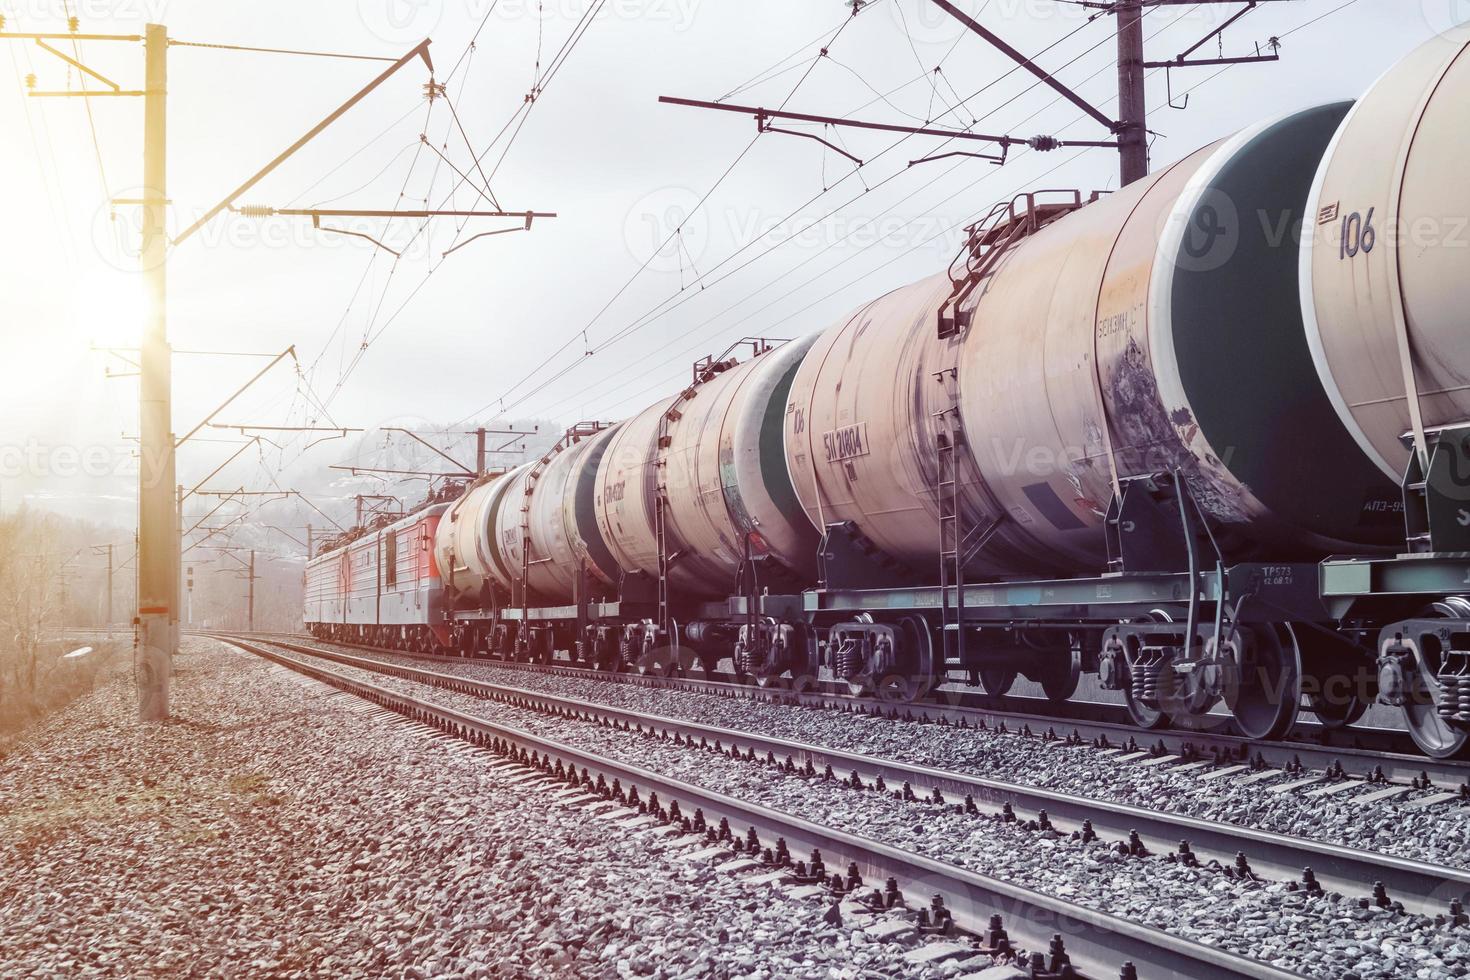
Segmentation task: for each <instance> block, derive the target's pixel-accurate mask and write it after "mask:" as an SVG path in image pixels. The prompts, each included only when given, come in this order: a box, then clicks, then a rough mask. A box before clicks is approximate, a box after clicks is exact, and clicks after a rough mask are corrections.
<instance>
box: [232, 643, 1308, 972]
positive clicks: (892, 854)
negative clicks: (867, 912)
mask: <svg viewBox="0 0 1470 980" xmlns="http://www.w3.org/2000/svg"><path fill="white" fill-rule="evenodd" d="M219 638H220V639H223V640H224V641H225V642H228V643H230V644H232V645H234V646H236V647H238V648H239V649H241V650H244V651H246V652H248V653H251V654H254V655H256V656H259V657H262V658H264V659H267V660H269V661H271V662H273V663H276V664H279V665H280V666H283V667H286V668H288V669H290V670H294V671H297V672H299V673H301V674H304V675H306V676H308V677H311V678H313V679H315V680H319V681H322V682H324V683H326V684H330V685H331V686H333V687H336V688H337V689H339V690H342V691H345V692H347V693H350V694H354V695H356V696H358V697H361V698H364V699H365V700H368V701H371V702H373V703H375V704H378V705H380V706H382V707H385V708H388V709H390V710H392V711H395V712H397V713H399V714H402V715H405V716H407V717H409V718H411V719H414V720H416V721H419V722H421V723H423V724H426V725H431V726H433V727H435V728H438V729H440V730H442V731H445V732H448V733H449V734H452V735H454V736H456V737H460V738H464V739H467V740H468V741H471V742H474V743H476V744H480V745H485V744H490V743H493V742H494V741H495V740H499V741H500V742H502V743H505V744H507V745H509V746H512V747H514V748H516V749H518V750H519V751H520V752H521V753H522V754H523V755H525V754H532V755H534V756H537V757H540V756H543V755H544V757H545V758H544V760H543V761H542V762H541V767H542V768H543V769H544V768H545V767H548V766H550V765H551V764H552V761H553V757H555V762H557V763H560V764H561V765H562V766H563V767H566V766H572V767H574V768H575V769H577V770H586V772H587V773H588V774H589V775H596V776H601V777H603V779H604V780H613V779H616V780H618V782H619V784H620V785H621V786H623V787H626V788H629V789H631V788H636V789H638V790H639V791H640V792H641V794H642V795H643V796H644V797H645V798H646V797H647V795H648V794H650V793H658V794H659V797H660V799H661V800H668V801H678V802H680V804H681V806H682V808H683V809H684V810H685V811H688V812H692V811H694V810H695V809H698V810H701V811H703V813H704V815H705V818H706V820H725V821H728V822H729V825H730V826H731V828H735V827H739V826H749V827H752V828H755V829H756V830H757V832H761V831H763V832H764V833H765V834H766V835H767V837H776V836H779V837H781V838H784V839H785V840H786V841H787V843H788V846H793V845H794V847H793V849H794V850H797V851H800V852H804V851H806V850H808V849H818V850H820V851H822V853H823V855H824V856H825V857H829V858H833V857H835V858H836V861H834V862H832V863H833V864H834V865H835V864H839V863H852V864H856V865H857V867H858V870H859V872H860V874H861V875H862V876H863V878H864V880H867V881H881V880H884V879H886V878H888V877H895V878H897V879H898V880H899V881H900V882H902V883H904V884H906V885H908V886H909V891H910V895H909V897H910V899H914V898H916V897H917V896H916V895H915V894H914V893H915V890H916V889H922V892H923V895H924V897H925V898H928V897H929V896H931V895H937V896H938V897H940V898H942V899H943V901H944V904H945V905H946V906H947V907H948V908H949V909H950V911H951V913H952V914H953V915H954V919H955V924H956V926H958V927H959V928H961V929H964V930H966V931H968V932H974V933H982V932H983V931H984V930H985V928H986V924H987V922H988V920H989V917H990V916H991V915H995V914H999V915H1002V916H1003V917H1004V921H1005V928H1006V930H1007V932H1008V933H1009V934H1010V936H1011V938H1012V941H1013V942H1014V943H1016V944H1018V945H1022V946H1025V947H1026V948H1028V949H1032V950H1043V949H1046V948H1047V945H1048V943H1049V942H1050V941H1051V937H1052V936H1053V935H1056V934H1060V935H1061V936H1063V937H1064V939H1065V942H1066V944H1067V952H1068V954H1069V955H1070V957H1071V959H1072V962H1073V963H1074V964H1076V965H1077V966H1078V967H1080V968H1081V969H1082V970H1083V971H1084V973H1085V974H1086V975H1087V976H1091V977H1099V978H1100V977H1103V976H1107V975H1110V974H1115V973H1116V971H1117V970H1118V967H1119V964H1120V963H1122V962H1124V961H1129V962H1132V963H1133V964H1134V965H1135V966H1137V967H1138V968H1139V970H1140V973H1141V975H1143V976H1148V977H1150V978H1154V977H1160V978H1162V977H1170V978H1180V980H1185V978H1221V980H1226V978H1254V980H1288V978H1293V977H1295V976H1296V974H1294V973H1289V972H1287V971H1284V970H1280V969H1278V968H1276V967H1274V966H1271V965H1270V964H1268V963H1265V962H1262V961H1260V960H1253V959H1248V958H1246V957H1242V956H1237V955H1235V954H1233V953H1228V952H1225V951H1224V950H1220V949H1216V948H1214V947H1211V946H1206V945H1204V944H1202V943H1196V942H1193V941H1190V940H1186V939H1181V938H1178V937H1176V936H1173V935H1170V934H1169V933H1166V932H1163V931H1161V930H1158V929H1153V928H1151V927H1148V926H1144V925H1141V924H1139V923H1137V922H1133V921H1130V920H1128V919H1123V918H1120V917H1118V916H1114V915H1109V914H1107V913H1105V912H1099V911H1097V910H1095V909H1090V908H1087V907H1085V906H1081V905H1076V904H1073V903H1071V902H1067V901H1063V900H1061V899H1058V898H1054V897H1052V896H1049V895H1045V894H1042V893H1040V892H1036V891H1033V890H1031V889H1029V888H1025V887H1022V886H1020V885H1017V884H1015V883H1014V882H1010V881H1005V880H1002V879H999V878H993V877H990V876H988V875H983V874H979V873H976V872H973V871H969V870H967V869H964V868H958V867H955V866H953V865H949V864H945V863H943V862H941V861H936V860H934V859H932V858H928V857H925V856H923V855H919V854H914V853H911V852H908V851H904V850H902V849H900V848H896V847H892V846H890V845H888V844H884V843H882V842H881V841H876V840H872V839H870V838H867V837H863V836H861V835H859V834H855V833H853V832H852V831H850V830H844V829H839V828H833V827H826V826H822V825H820V824H816V823H812V822H810V821H807V820H803V819H800V818H798V817H795V816H792V815H791V814H787V813H784V812H782V811H779V810H774V809H771V808H769V807H764V806H759V805H756V804H753V803H749V802H746V801H744V800H740V799H736V798H734V797H731V796H726V795H724V794H722V793H718V792H715V791H713V790H709V789H706V788H704V787H700V786H696V785H693V784H690V783H685V782H682V781H679V780H676V779H673V778H671V777H668V776H664V775H662V774H659V773H656V772H652V771H650V770H647V769H643V768H641V767H638V766H633V765H630V764H628V763H624V762H619V761H616V760H613V759H607V758H604V757H602V756H599V755H597V754H595V753H592V752H588V751H585V750H583V749H579V748H576V747H574V746H570V745H565V744H563V743H560V742H556V741H553V740H551V739H546V738H542V737H539V736H536V735H532V734H530V733H528V732H524V731H522V730H520V729H517V728H513V727H511V726H508V725H504V724H500V723H498V722H494V721H491V720H489V719H486V718H480V717H476V716H474V715H468V714H465V713H463V712H460V711H456V710H454V709H452V708H449V707H446V706H444V705H439V704H435V703H433V702H430V701H425V700H423V699H421V698H416V697H413V696H410V695H407V694H403V693H401V692H398V691H394V690H390V689H389V688H386V687H382V686H379V685H376V684H372V683H369V682H367V681H363V680H358V679H355V678H350V677H347V676H345V675H343V674H341V673H338V672H336V671H333V670H329V669H327V668H325V667H318V666H315V665H313V664H309V663H303V662H301V661H299V660H296V659H295V658H293V657H290V656H288V655H286V654H283V653H276V652H273V651H271V650H267V649H265V648H264V647H262V646H259V645H258V644H256V643H251V642H247V641H244V640H240V639H235V638H225V637H223V636H221V637H219ZM267 642H268V641H267Z"/></svg>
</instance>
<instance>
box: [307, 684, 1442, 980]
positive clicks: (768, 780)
mask: <svg viewBox="0 0 1470 980" xmlns="http://www.w3.org/2000/svg"><path fill="white" fill-rule="evenodd" d="M330 669H332V670H336V671H340V672H342V673H346V674H348V675H350V676H357V677H361V678H363V679H367V680H370V681H372V682H373V683H376V684H379V685H381V686H384V687H388V688H391V689H395V690H400V691H403V692H406V693H411V694H414V695H415V696H418V697H424V698H427V699H428V700H431V701H434V702H436V703H441V704H446V705H449V706H452V707H455V708H458V709H459V710H461V711H465V712H467V713H472V714H477V715H480V716H483V717H491V718H495V719H497V720H501V721H503V722H505V723H507V724H511V725H513V726H515V727H518V728H521V729H523V730H525V731H527V732H529V733H532V734H536V735H539V736H542V737H546V738H550V739H555V740H559V741H563V742H567V743H569V744H574V745H576V746H578V747H580V748H583V749H590V750H593V751H596V752H598V753H600V754H604V755H606V756H607V757H609V758H615V759H619V760H621V761H625V762H630V763H633V764H636V765H642V766H645V767H649V768H653V769H655V770H657V771H659V772H661V773H665V774H667V775H670V776H673V777H676V778H678V779H681V780H685V781H688V782H692V783H696V784H698V785H702V786H705V787H708V788H710V789H714V790H717V791H719V792H722V793H726V794H728V795H732V796H738V797H739V798H741V799H746V800H750V801H752V802H756V803H760V804H764V805H767V806H772V807H775V808H778V809H781V810H784V811H786V812H788V813H792V814H795V815H798V816H801V817H804V818H806V819H809V820H813V821H815V822H820V823H823V824H827V825H829V826H834V827H851V828H852V829H853V830H854V831H855V832H857V833H861V834H863V835H864V836H868V837H872V838H876V839H879V840H882V841H884V842H886V843H889V844H892V845H894V846H899V847H903V848H905V849H908V850H911V851H915V852H917V853H922V854H927V855H929V856H930V857H934V858H936V859H939V860H942V861H946V862H948V863H951V864H955V865H959V866H962V867H967V868H971V869H973V870H976V871H979V872H982V873H986V874H993V875H997V876H999V877H1002V878H1006V879H1009V880H1012V881H1016V882H1018V883H1022V884H1026V885H1028V886H1029V887H1034V888H1037V889H1039V890H1041V891H1044V892H1048V893H1050V894H1054V895H1057V896H1059V897H1062V898H1065V899H1067V900H1069V901H1073V902H1077V903H1079V904H1082V905H1086V906H1089V907H1092V908H1097V909H1100V910H1102V911H1106V912H1110V913H1113V914H1117V915H1122V916H1125V917H1127V918H1131V919H1134V920H1135V921H1139V922H1142V923H1144V924H1147V925H1150V926H1153V927H1155V928H1159V929H1163V930H1166V931H1169V932H1171V933H1173V934H1175V935H1179V936H1183V937H1186V938H1189V939H1193V940H1196V941H1199V942H1203V943H1207V944H1209V945H1215V946H1218V947H1221V948H1224V949H1227V950H1230V951H1231V952H1234V953H1238V954H1240V955H1244V956H1252V957H1256V958H1259V959H1262V960H1265V961H1267V962H1270V963H1272V964H1273V965H1275V966H1278V967H1281V968H1283V969H1287V970H1291V971H1294V972H1299V973H1302V974H1304V975H1308V976H1317V977H1325V978H1333V980H1347V978H1352V977H1357V978H1359V980H1390V978H1401V977H1414V978H1416V980H1443V978H1449V977H1461V976H1467V975H1470V930H1466V929H1464V928H1448V927H1446V926H1444V925H1441V924H1437V923H1436V922H1435V921H1434V920H1433V919H1430V918H1427V917H1424V916H1418V915H1411V914H1403V913H1400V912H1396V911H1394V910H1392V909H1387V908H1377V907H1369V908H1360V907H1358V905H1357V904H1356V902H1354V901H1351V900H1346V899H1341V898H1340V897H1338V900H1334V898H1333V896H1327V897H1315V896H1311V895H1309V894H1307V893H1306V892H1305V891H1293V890H1290V889H1289V888H1288V887H1287V886H1286V885H1285V884H1284V883H1279V882H1262V881H1253V880H1248V879H1239V878H1236V877H1233V876H1231V875H1229V874H1226V873H1225V872H1224V871H1223V870H1221V869H1218V868H1209V867H1206V868H1192V867H1187V866H1185V865H1182V864H1176V863H1173V862H1170V861H1168V860H1165V859H1163V858H1161V857H1147V858H1138V857H1125V856H1121V855H1119V854H1117V853H1115V852H1114V851H1113V850H1111V849H1110V847H1109V845H1108V843H1106V842H1102V841H1096V842H1092V843H1084V842H1082V841H1079V840H1076V839H1072V838H1066V837H1062V836H1061V835H1057V834H1054V833H1047V832H1041V831H1036V830H1033V829H1029V828H1026V827H1023V826H1021V825H1019V824H1006V823H998V822H995V821H991V820H982V819H979V818H977V817H975V816H972V815H968V814H964V813H957V812H955V808H954V807H953V806H948V807H941V806H935V805H932V804H922V803H913V802H904V801H900V800H896V799H893V798H892V797H891V796H889V795H884V794H879V793H875V792H871V791H857V790H853V789H850V788H848V787H845V786H843V785H841V784H840V783H839V782H838V781H836V780H831V781H828V780H823V779H820V778H816V777H807V776H802V775H799V774H786V773H782V772H780V771H779V770H777V769H775V768H773V767H770V766H767V765H765V764H763V763H751V762H745V761H737V760H733V759H730V758H729V757H728V756H724V755H719V754H715V753H712V752H701V751H695V750H692V749H690V748H687V747H679V746H675V745H673V744H672V743H668V742H663V741H660V740H657V739H653V738H649V737H642V736H638V735H635V734H632V733H628V732H623V731H614V730H612V729H609V728H605V727H602V726H598V725H595V724H592V723H587V722H573V721H569V720H567V719H564V718H554V717H551V716H548V715H545V714H541V713H539V712H535V711H532V710H529V709H524V708H516V707H512V706H509V705H505V704H503V703H500V702H489V701H485V700H483V699H479V698H475V697H472V696H469V695H461V694H455V693H452V692H448V691H444V690H442V689H426V688H425V687H424V685H421V684H417V683H414V682H411V681H404V680H399V679H396V678H390V677H386V676H384V675H381V674H375V673H372V672H369V671H365V670H359V669H356V668H351V667H345V666H342V665H340V664H332V665H330ZM635 693H642V694H647V693H655V692H648V691H641V690H640V691H637V692H635ZM658 693H662V692H658ZM717 700H720V699H717ZM942 731H943V730H940V729H936V728H934V727H933V726H928V727H926V728H925V732H926V734H929V735H936V734H939V733H940V732H942ZM1053 751H1055V750H1053ZM952 802H953V801H951V803H952Z"/></svg>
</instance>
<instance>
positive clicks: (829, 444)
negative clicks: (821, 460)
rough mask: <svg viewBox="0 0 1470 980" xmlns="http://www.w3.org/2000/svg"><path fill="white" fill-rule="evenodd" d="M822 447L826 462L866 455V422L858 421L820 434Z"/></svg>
mask: <svg viewBox="0 0 1470 980" xmlns="http://www.w3.org/2000/svg"><path fill="white" fill-rule="evenodd" d="M822 448H823V450H824V451H825V452H826V454H827V462H829V463H835V462H838V461H839V460H844V459H855V458H857V457H858V456H866V455H868V423H866V422H858V423H856V424H854V425H845V426H843V427H842V428H840V429H833V430H832V431H831V432H824V433H823V434H822Z"/></svg>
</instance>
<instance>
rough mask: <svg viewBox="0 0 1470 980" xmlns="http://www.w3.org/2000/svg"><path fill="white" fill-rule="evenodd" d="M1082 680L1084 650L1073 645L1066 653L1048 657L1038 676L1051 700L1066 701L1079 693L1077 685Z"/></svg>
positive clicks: (1038, 680)
mask: <svg viewBox="0 0 1470 980" xmlns="http://www.w3.org/2000/svg"><path fill="white" fill-rule="evenodd" d="M1081 680H1082V651H1081V650H1079V649H1077V648H1076V647H1073V648H1071V649H1069V650H1068V651H1067V652H1066V653H1065V654H1063V655H1061V656H1058V657H1055V658H1052V657H1048V658H1047V662H1046V666H1045V667H1044V668H1042V670H1041V671H1040V676H1038V677H1037V678H1036V681H1037V683H1039V684H1040V685H1041V690H1042V691H1043V692H1045V694H1046V696H1047V699H1048V700H1051V701H1066V700H1069V699H1070V698H1071V697H1072V695H1074V694H1076V693H1077V685H1078V683H1080V682H1081Z"/></svg>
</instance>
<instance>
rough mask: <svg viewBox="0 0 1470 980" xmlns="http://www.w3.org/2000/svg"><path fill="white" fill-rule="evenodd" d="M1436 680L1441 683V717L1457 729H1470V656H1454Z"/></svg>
mask: <svg viewBox="0 0 1470 980" xmlns="http://www.w3.org/2000/svg"><path fill="white" fill-rule="evenodd" d="M1435 679H1436V680H1437V681H1439V704H1438V709H1439V716H1440V717H1441V718H1443V719H1444V720H1445V722H1446V723H1448V724H1450V725H1453V726H1455V727H1456V728H1470V654H1466V653H1459V652H1456V653H1454V654H1452V655H1451V658H1447V659H1446V661H1445V663H1444V666H1443V667H1441V668H1440V671H1439V674H1438V676H1437V677H1436V678H1435Z"/></svg>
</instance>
